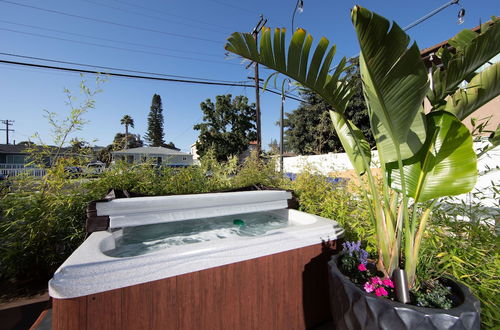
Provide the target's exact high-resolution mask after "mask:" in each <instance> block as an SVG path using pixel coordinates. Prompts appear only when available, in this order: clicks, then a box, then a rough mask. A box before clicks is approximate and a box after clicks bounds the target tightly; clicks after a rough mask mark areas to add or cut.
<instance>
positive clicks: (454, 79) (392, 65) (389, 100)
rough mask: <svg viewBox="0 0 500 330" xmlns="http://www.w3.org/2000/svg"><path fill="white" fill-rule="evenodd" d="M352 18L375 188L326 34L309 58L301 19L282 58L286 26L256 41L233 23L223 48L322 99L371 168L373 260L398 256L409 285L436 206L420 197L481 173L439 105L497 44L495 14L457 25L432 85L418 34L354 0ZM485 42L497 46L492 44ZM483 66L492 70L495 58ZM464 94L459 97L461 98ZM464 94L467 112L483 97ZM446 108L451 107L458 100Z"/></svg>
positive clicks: (467, 137) (391, 264)
mask: <svg viewBox="0 0 500 330" xmlns="http://www.w3.org/2000/svg"><path fill="white" fill-rule="evenodd" d="M351 18H352V22H353V25H354V28H355V30H356V33H357V37H358V41H359V44H360V48H361V55H360V69H361V77H362V83H363V93H364V97H365V99H366V101H367V107H368V114H369V117H370V126H371V129H372V132H373V134H374V137H375V140H376V145H377V151H378V156H379V160H380V162H381V169H382V178H383V180H382V184H383V189H382V190H381V191H379V189H378V188H377V185H376V180H375V178H374V176H373V175H372V173H371V171H369V170H367V169H369V167H370V161H371V159H370V153H368V148H367V145H368V142H367V140H366V138H365V136H364V134H363V132H362V131H361V130H360V129H359V128H358V127H356V125H355V124H354V123H353V122H352V121H350V120H348V119H347V118H346V115H345V110H346V108H347V105H348V103H349V101H350V98H351V96H352V95H353V94H354V91H353V89H352V86H353V83H352V81H351V82H347V80H346V78H345V77H344V78H341V79H340V80H339V79H338V78H339V77H342V74H341V73H342V71H344V68H345V63H346V61H345V59H343V60H341V62H340V63H339V65H337V67H336V69H334V73H333V74H332V75H331V76H329V75H328V74H327V72H331V71H333V70H330V69H329V66H330V64H331V60H332V58H333V53H335V47H332V48H331V49H330V51H329V52H328V55H326V57H325V58H324V60H323V57H324V55H325V52H326V48H327V46H328V42H327V41H326V40H325V39H322V40H321V41H320V42H319V43H318V45H317V46H316V50H315V56H313V59H312V60H311V61H309V51H310V48H311V44H312V37H310V36H309V35H307V34H306V32H305V31H303V30H301V29H299V30H297V31H296V32H295V33H294V34H293V36H292V40H291V42H290V45H289V47H288V56H287V57H286V58H285V54H284V49H285V45H284V43H285V40H284V33H283V32H282V31H281V30H279V29H276V30H275V34H274V43H271V36H270V30H269V29H265V30H263V33H262V37H261V44H260V48H258V47H256V45H255V44H254V43H252V42H251V41H252V40H251V35H250V34H239V33H233V34H232V35H231V36H230V37H229V38H228V43H227V44H226V49H227V50H229V51H231V52H233V53H236V54H238V55H240V56H243V57H245V58H247V59H250V60H252V61H255V62H258V63H261V64H264V65H266V66H267V67H269V68H271V69H274V70H276V71H277V72H279V73H283V74H285V75H287V76H288V77H290V78H292V79H295V80H296V81H297V82H298V83H300V84H301V85H303V86H304V87H305V88H309V89H311V90H312V91H314V92H316V93H317V94H318V95H320V96H321V98H322V99H323V100H324V101H325V102H327V103H328V105H329V106H330V107H331V110H330V115H331V118H332V121H333V124H334V125H333V126H334V127H335V131H336V133H337V135H338V136H339V138H340V141H341V142H342V145H343V147H344V150H345V151H346V153H347V154H348V156H349V159H350V161H351V163H352V165H353V167H354V169H355V172H356V174H357V175H358V178H359V180H360V182H362V177H361V176H362V175H364V174H366V177H367V181H366V183H367V185H366V186H363V188H364V195H365V196H366V197H369V206H370V207H369V213H370V217H371V218H372V221H373V224H374V225H375V229H376V236H377V240H378V244H377V248H378V250H379V261H378V265H377V267H378V268H379V270H380V271H382V272H384V273H385V274H386V275H390V274H392V271H393V270H394V269H395V268H397V267H402V262H403V261H404V269H405V270H406V272H407V277H408V282H409V285H410V286H413V285H414V284H415V271H416V267H417V264H418V260H419V259H418V258H419V250H420V244H421V241H422V238H423V232H424V230H425V227H426V224H427V222H428V220H429V217H430V214H431V210H432V207H433V204H432V203H431V204H428V205H420V204H419V202H425V201H427V200H429V199H436V198H439V197H443V196H446V195H449V194H460V193H463V192H464V191H468V190H470V189H471V188H472V186H473V185H474V182H475V177H476V175H477V173H476V172H477V171H476V168H475V164H476V157H475V154H474V152H473V150H472V143H471V142H472V137H471V134H470V132H469V131H468V130H467V129H466V128H465V126H464V125H463V124H461V123H460V121H459V120H457V119H456V118H455V117H453V116H452V115H450V114H449V113H446V112H444V111H436V110H442V109H441V107H442V104H444V103H446V100H445V98H446V97H447V95H448V93H453V92H454V91H453V90H454V89H455V88H456V87H457V86H458V83H460V82H461V81H463V80H467V81H469V79H471V78H472V77H471V74H472V73H473V72H474V70H476V69H477V68H478V67H479V66H481V65H482V64H484V63H485V62H486V61H488V60H489V59H490V58H491V57H492V56H493V55H495V54H498V52H499V50H500V46H498V43H496V42H495V41H496V40H497V39H498V38H497V37H498V32H497V31H499V24H497V22H495V23H494V24H492V26H491V27H488V29H487V31H486V32H484V33H481V34H480V35H479V36H477V37H476V36H475V35H474V36H471V33H468V32H463V33H461V34H459V35H457V36H456V37H455V38H454V39H453V42H455V46H456V47H457V54H455V55H453V56H444V57H443V59H444V61H445V62H446V63H445V65H444V70H441V69H435V70H434V73H433V79H434V84H433V87H434V88H435V90H432V89H429V86H430V84H429V79H428V76H427V72H426V69H425V66H424V64H423V62H422V61H421V59H420V52H419V49H418V46H417V44H416V43H411V44H410V37H409V36H408V35H407V34H406V33H405V32H404V31H403V30H402V29H401V28H400V27H399V26H398V24H396V23H395V22H393V23H392V24H391V22H389V21H388V20H387V19H385V18H384V17H382V16H379V15H377V14H375V13H373V12H371V11H369V10H367V9H365V8H362V7H360V6H355V7H354V8H353V10H352V11H351ZM489 43H494V44H495V46H492V47H489V46H488V44H489ZM273 46H274V47H273ZM490 48H494V50H491V49H490ZM316 55H318V56H317V57H316ZM448 55H449V54H448ZM320 67H321V73H320V74H318V72H319V71H318V70H320ZM489 69H490V70H495V66H492V68H489ZM339 70H340V71H339ZM487 70H488V69H487ZM489 72H490V71H488V74H486V73H485V74H483V75H481V76H480V78H478V79H477V80H475V82H476V83H480V84H481V88H483V89H484V90H483V91H482V92H479V91H478V93H477V95H476V96H477V97H478V98H482V99H483V100H487V99H488V98H490V97H492V96H494V95H498V91H497V87H498V86H499V85H498V83H497V80H498V79H497V75H496V71H495V72H494V74H489ZM472 80H474V78H472ZM471 87H473V86H471ZM426 95H427V97H428V98H430V101H431V104H432V106H433V109H432V112H431V113H430V114H427V115H425V114H424V111H423V100H424V98H425V97H426ZM457 100H458V99H457ZM463 100H465V98H464V97H462V102H461V103H462V105H464V104H465V101H463ZM470 101H471V102H468V104H471V106H470V108H467V107H466V108H467V110H460V112H468V113H470V112H472V111H474V110H475V107H476V106H478V105H480V104H483V103H482V100H477V99H475V100H472V99H470ZM455 105H456V104H453V106H455ZM447 110H448V111H449V112H451V113H454V110H455V109H447ZM460 119H462V118H460ZM422 206H423V207H424V209H421V208H420V207H422ZM401 244H404V245H403V247H402V245H401ZM401 249H403V251H404V253H401V252H402V251H401Z"/></svg>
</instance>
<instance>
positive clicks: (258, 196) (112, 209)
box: [89, 190, 292, 230]
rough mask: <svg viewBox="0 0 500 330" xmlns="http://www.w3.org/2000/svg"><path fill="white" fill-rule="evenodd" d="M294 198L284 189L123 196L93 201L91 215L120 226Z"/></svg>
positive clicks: (259, 207)
mask: <svg viewBox="0 0 500 330" xmlns="http://www.w3.org/2000/svg"><path fill="white" fill-rule="evenodd" d="M291 198H292V194H291V192H289V191H285V190H259V191H240V192H221V193H207V194H193V195H172V196H154V197H135V198H120V199H113V200H110V201H97V202H94V204H93V205H92V206H95V208H93V207H92V208H90V209H91V211H90V213H92V214H89V216H93V217H94V218H96V219H97V220H100V223H99V221H98V222H97V223H98V224H97V225H95V227H104V226H105V222H107V221H106V219H109V228H121V227H130V226H138V225H146V224H154V223H161V222H171V221H181V220H188V219H197V218H206V217H216V216H224V215H231V214H239V213H249V212H259V211H270V210H277V209H284V208H287V207H288V199H291ZM94 210H95V211H94ZM96 229H97V230H103V229H106V228H96Z"/></svg>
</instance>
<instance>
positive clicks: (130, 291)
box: [122, 282, 153, 330]
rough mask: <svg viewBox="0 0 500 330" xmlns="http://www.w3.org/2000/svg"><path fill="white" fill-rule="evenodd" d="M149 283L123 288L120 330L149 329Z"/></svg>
mask: <svg viewBox="0 0 500 330" xmlns="http://www.w3.org/2000/svg"><path fill="white" fill-rule="evenodd" d="M151 284H152V283H151V282H150V283H144V284H139V285H134V286H130V287H127V288H123V290H122V291H123V292H122V319H123V320H122V329H130V330H135V329H151V328H152V324H153V319H152V316H153V309H152V308H151V306H152V300H153V293H152V291H153V290H152V287H151Z"/></svg>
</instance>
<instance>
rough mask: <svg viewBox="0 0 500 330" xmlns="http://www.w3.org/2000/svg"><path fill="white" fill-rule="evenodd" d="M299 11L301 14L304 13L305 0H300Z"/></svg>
mask: <svg viewBox="0 0 500 330" xmlns="http://www.w3.org/2000/svg"><path fill="white" fill-rule="evenodd" d="M297 11H298V12H299V14H302V12H303V11H304V0H299V5H298V6H297Z"/></svg>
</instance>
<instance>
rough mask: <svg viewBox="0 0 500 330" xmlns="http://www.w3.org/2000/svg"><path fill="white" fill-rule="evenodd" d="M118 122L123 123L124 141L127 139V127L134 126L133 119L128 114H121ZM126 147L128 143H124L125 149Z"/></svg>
mask: <svg viewBox="0 0 500 330" xmlns="http://www.w3.org/2000/svg"><path fill="white" fill-rule="evenodd" d="M120 124H122V125H125V142H127V141H128V127H129V126H130V127H132V128H134V120H133V119H132V117H130V116H129V115H125V116H123V118H122V119H121V120H120ZM127 148H128V145H127V144H126V143H125V149H127Z"/></svg>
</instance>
